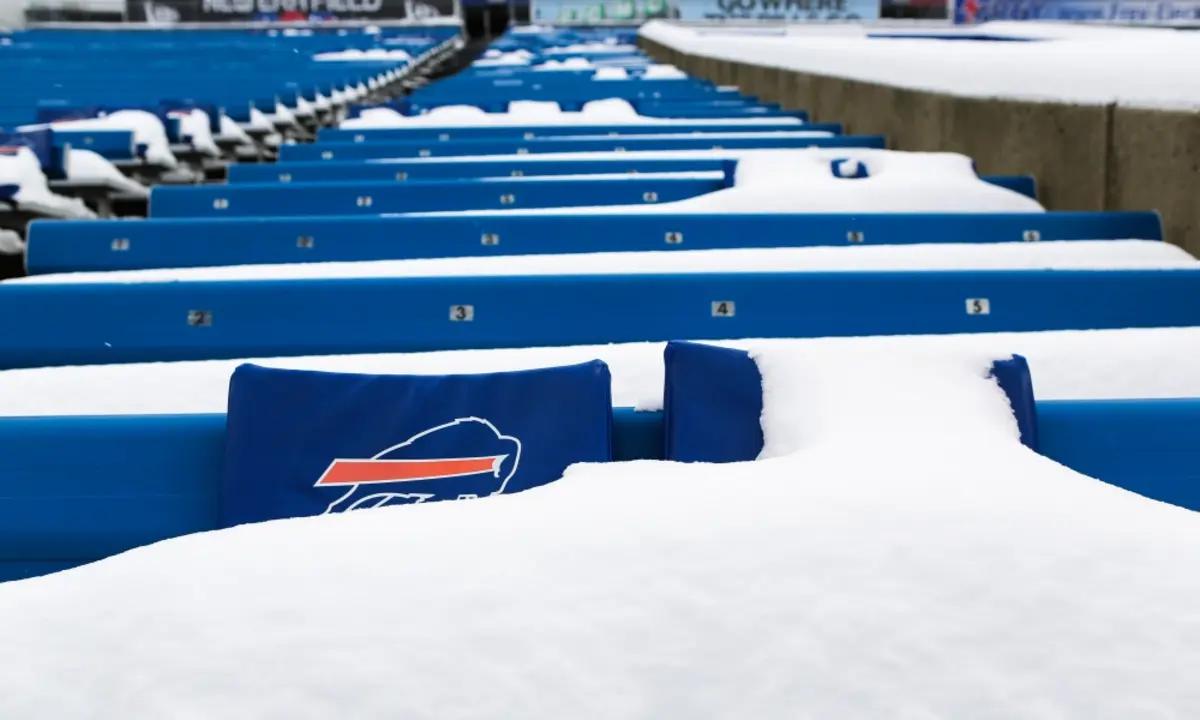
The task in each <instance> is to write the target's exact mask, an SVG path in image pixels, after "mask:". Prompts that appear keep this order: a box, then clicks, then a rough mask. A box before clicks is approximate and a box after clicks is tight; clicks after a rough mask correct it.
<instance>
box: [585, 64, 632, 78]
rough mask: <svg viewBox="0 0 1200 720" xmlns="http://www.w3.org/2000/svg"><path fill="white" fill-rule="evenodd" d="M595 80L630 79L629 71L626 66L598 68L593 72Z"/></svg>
mask: <svg viewBox="0 0 1200 720" xmlns="http://www.w3.org/2000/svg"><path fill="white" fill-rule="evenodd" d="M592 79H593V80H604V81H607V80H628V79H629V73H628V72H626V70H625V68H620V67H602V68H596V72H594V73H592Z"/></svg>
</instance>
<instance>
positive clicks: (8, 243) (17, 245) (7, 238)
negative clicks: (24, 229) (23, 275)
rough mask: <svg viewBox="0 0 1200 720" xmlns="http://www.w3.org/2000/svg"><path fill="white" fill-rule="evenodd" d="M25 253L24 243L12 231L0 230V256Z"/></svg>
mask: <svg viewBox="0 0 1200 720" xmlns="http://www.w3.org/2000/svg"><path fill="white" fill-rule="evenodd" d="M23 252H25V241H24V240H23V239H21V236H20V235H18V234H17V233H15V232H13V231H12V230H0V255H20V254H21V253H23Z"/></svg>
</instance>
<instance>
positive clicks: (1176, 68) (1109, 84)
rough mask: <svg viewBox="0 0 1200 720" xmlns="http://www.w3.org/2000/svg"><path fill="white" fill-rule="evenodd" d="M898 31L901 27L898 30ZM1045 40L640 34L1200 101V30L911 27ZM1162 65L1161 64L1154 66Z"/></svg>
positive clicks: (852, 69)
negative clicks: (1199, 67) (1147, 69)
mask: <svg viewBox="0 0 1200 720" xmlns="http://www.w3.org/2000/svg"><path fill="white" fill-rule="evenodd" d="M893 30H894V29H893ZM905 30H906V31H908V32H919V31H929V32H931V33H936V34H942V35H952V34H955V33H964V32H965V33H986V34H992V35H1001V36H1010V37H1011V36H1015V37H1034V38H1039V39H1040V40H1039V41H1037V42H987V41H970V40H955V41H946V40H932V39H879V38H871V37H868V36H867V33H869V32H871V33H875V32H881V33H887V32H889V30H888V29H886V28H878V27H871V26H864V25H836V24H832V25H826V24H808V25H788V26H787V27H786V29H784V28H778V29H776V30H775V31H773V32H757V33H753V34H752V35H751V34H749V33H748V32H747V31H746V29H745V28H713V27H700V26H684V25H676V24H672V23H668V22H664V21H657V20H656V21H651V22H648V23H646V24H645V25H643V26H642V28H641V31H640V32H641V34H642V35H643V36H644V37H646V38H649V39H650V40H653V41H655V42H658V43H661V44H663V45H666V46H668V47H671V48H674V49H676V50H680V51H683V52H686V53H689V54H694V55H700V56H704V57H712V58H717V59H720V60H730V61H737V62H744V63H751V64H757V65H763V66H767V67H778V68H783V69H787V70H796V71H800V72H807V73H815V74H820V75H830V76H834V77H844V78H849V79H853V80H860V81H866V82H873V83H882V84H887V85H894V86H897V87H905V88H912V89H917V90H929V91H934V92H941V93H947V94H951V95H962V96H970V97H1004V98H1013V99H1020V100H1043V101H1058V102H1071V103H1079V104H1088V105H1102V104H1107V103H1112V102H1115V103H1119V104H1121V105H1129V106H1135V107H1156V108H1168V109H1196V108H1200V74H1198V73H1196V72H1194V68H1196V67H1198V66H1200V36H1198V35H1197V34H1196V33H1192V32H1181V31H1177V30H1169V29H1162V28H1129V27H1103V26H1096V25H1089V26H1082V25H1071V24H1068V23H1030V22H992V23H984V24H982V25H973V26H969V27H965V28H950V27H940V28H936V29H930V28H927V27H926V28H917V29H912V28H908V29H905ZM1146 68H1154V72H1149V73H1148V72H1146Z"/></svg>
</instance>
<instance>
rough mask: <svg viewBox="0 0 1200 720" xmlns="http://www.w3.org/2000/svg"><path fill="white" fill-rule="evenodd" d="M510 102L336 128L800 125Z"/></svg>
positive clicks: (383, 115)
mask: <svg viewBox="0 0 1200 720" xmlns="http://www.w3.org/2000/svg"><path fill="white" fill-rule="evenodd" d="M527 102H529V101H517V102H513V103H510V106H509V111H508V112H503V113H488V112H484V111H483V110H482V109H480V108H478V107H476V106H474V105H444V106H441V107H436V108H432V109H430V111H429V112H427V113H423V114H421V115H403V114H401V113H399V112H396V111H395V110H393V109H391V108H388V107H379V108H367V109H364V110H363V111H362V112H361V113H360V114H359V116H358V117H356V118H352V119H350V120H344V121H342V122H341V123H340V125H339V127H341V128H343V129H346V130H352V129H370V128H397V127H448V128H449V127H492V126H499V127H503V126H507V125H548V126H559V125H618V126H621V125H747V126H751V127H752V126H754V125H763V124H779V123H783V124H787V125H793V124H794V125H797V126H802V125H803V123H802V122H801V121H800V120H799V119H798V118H734V119H730V118H725V119H720V118H718V119H706V118H659V117H645V116H642V115H639V114H638V112H637V110H636V109H635V108H634V107H633V105H631V104H630V103H629V101H628V100H624V99H621V98H606V99H603V100H592V101H590V102H587V103H584V105H583V107H582V108H580V110H579V111H578V112H564V111H563V110H562V109H561V108H560V107H559V106H558V103H554V102H549V103H537V104H538V105H540V107H539V109H538V110H536V111H532V110H531V109H529V107H530V106H528V105H526V104H524V103H527Z"/></svg>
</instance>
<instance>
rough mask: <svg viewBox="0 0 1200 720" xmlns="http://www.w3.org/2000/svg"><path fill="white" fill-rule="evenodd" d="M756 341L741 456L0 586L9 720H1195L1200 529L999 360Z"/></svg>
mask: <svg viewBox="0 0 1200 720" xmlns="http://www.w3.org/2000/svg"><path fill="white" fill-rule="evenodd" d="M755 357H756V361H757V363H758V365H759V368H760V369H761V370H762V373H763V378H764V385H765V388H766V391H765V393H764V407H763V417H762V422H763V429H764V438H765V440H766V447H765V449H764V453H763V455H764V458H766V459H763V460H760V461H757V462H752V463H737V464H730V465H719V466H718V465H707V464H672V463H663V462H636V463H624V464H619V465H615V464H612V465H579V466H574V467H572V468H570V469H568V471H567V473H566V475H565V477H564V478H563V479H562V480H560V481H558V482H555V483H551V484H550V485H548V486H544V487H542V488H538V489H534V490H530V491H527V492H524V493H519V494H514V495H507V496H496V497H490V498H485V499H481V500H468V501H459V502H442V503H430V504H422V505H412V506H401V507H392V508H384V509H378V510H368V511H362V512H354V513H349V514H343V515H333V516H325V517H318V518H306V519H297V520H284V521H277V522H273V523H266V524H260V525H250V526H242V527H239V528H234V529H231V530H226V531H217V532H210V533H202V534H196V535H191V536H187V537H183V538H177V539H173V540H168V541H165V542H162V543H158V544H156V545H153V546H149V547H145V548H140V549H137V550H133V551H130V552H127V553H124V554H122V555H119V556H116V557H113V558H109V559H107V560H103V561H100V562H98V563H95V564H92V565H90V566H86V567H83V568H78V569H75V570H70V571H67V572H63V573H58V574H55V575H50V576H47V577H42V578H36V579H32V580H26V581H21V582H15V583H7V584H4V585H0V632H2V633H3V636H4V639H5V641H4V643H3V644H0V663H3V666H4V667H5V668H6V672H4V673H0V716H3V717H12V718H23V717H45V716H48V715H50V716H53V717H56V718H77V717H78V718H83V717H122V718H159V717H168V716H170V717H179V716H187V717H289V718H318V717H332V716H352V717H381V718H382V717H403V718H408V719H410V720H424V719H429V720H433V719H436V720H460V719H461V720H467V719H476V718H481V719H482V718H489V719H490V718H500V717H522V718H556V719H557V718H566V717H570V718H579V719H581V720H590V719H592V718H597V719H599V718H646V719H649V718H700V717H703V718H714V719H726V718H728V719H730V720H732V719H738V720H741V719H743V718H842V719H847V720H856V719H858V718H879V717H903V718H921V719H922V720H926V719H928V720H935V719H940V718H964V717H970V718H980V719H982V720H998V719H1000V718H1036V717H1043V718H1067V719H1075V718H1079V719H1086V720H1109V719H1113V720H1115V719H1121V720H1124V719H1125V718H1131V717H1138V718H1141V717H1155V718H1181V719H1182V718H1191V717H1195V716H1197V714H1200V685H1198V684H1197V683H1196V682H1195V677H1194V668H1196V667H1197V666H1200V603H1198V602H1197V600H1200V575H1198V574H1197V573H1195V572H1190V571H1189V569H1190V568H1194V567H1195V566H1196V565H1197V564H1198V563H1200V516H1197V514H1196V513H1193V512H1189V511H1187V510H1183V509H1181V508H1177V507H1172V506H1169V505H1165V504H1162V503H1158V502H1154V501H1151V500H1148V499H1145V498H1142V497H1139V496H1136V495H1134V494H1132V493H1129V492H1126V491H1123V490H1120V489H1117V488H1115V487H1113V486H1110V485H1106V484H1104V483H1101V482H1099V481H1096V480H1092V479H1089V478H1086V477H1084V476H1082V475H1079V474H1078V473H1075V472H1074V471H1072V470H1069V469H1067V468H1065V467H1063V466H1061V465H1058V464H1056V463H1054V462H1053V461H1050V460H1048V459H1046V458H1044V457H1041V456H1039V455H1037V454H1035V453H1033V452H1032V451H1030V450H1028V449H1027V448H1025V447H1023V446H1022V445H1020V443H1019V442H1018V440H1017V436H1016V426H1015V422H1014V421H1013V418H1012V415H1011V411H1010V408H1009V407H1008V403H1007V400H1006V398H1005V396H1004V395H1003V393H1002V392H1001V391H1000V390H999V388H998V387H997V386H996V385H995V383H994V381H992V380H989V379H987V378H986V377H985V376H986V369H987V366H988V364H989V363H990V361H991V359H992V357H991V356H989V355H988V354H987V353H984V352H981V351H973V350H965V351H961V352H957V353H953V354H949V355H946V354H938V355H929V354H927V353H922V352H913V353H906V354H903V355H901V356H899V357H897V356H896V355H881V354H877V353H876V354H872V353H863V352H857V351H853V350H847V349H839V348H832V347H828V348H805V349H803V350H801V349H798V348H775V349H768V350H759V351H757V352H756V353H755ZM147 628H152V632H148V631H147Z"/></svg>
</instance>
